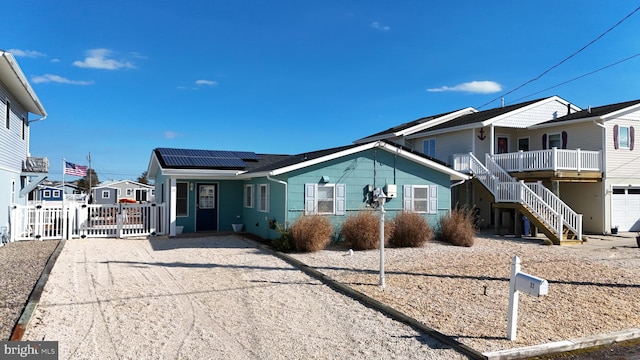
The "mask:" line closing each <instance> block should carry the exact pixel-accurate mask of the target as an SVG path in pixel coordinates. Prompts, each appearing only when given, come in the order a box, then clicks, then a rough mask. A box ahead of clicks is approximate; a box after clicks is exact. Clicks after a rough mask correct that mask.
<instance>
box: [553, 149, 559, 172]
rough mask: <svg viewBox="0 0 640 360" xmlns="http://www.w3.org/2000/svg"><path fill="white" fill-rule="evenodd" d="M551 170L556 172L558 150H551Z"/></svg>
mask: <svg viewBox="0 0 640 360" xmlns="http://www.w3.org/2000/svg"><path fill="white" fill-rule="evenodd" d="M551 170H553V171H556V170H558V148H557V147H552V148H551Z"/></svg>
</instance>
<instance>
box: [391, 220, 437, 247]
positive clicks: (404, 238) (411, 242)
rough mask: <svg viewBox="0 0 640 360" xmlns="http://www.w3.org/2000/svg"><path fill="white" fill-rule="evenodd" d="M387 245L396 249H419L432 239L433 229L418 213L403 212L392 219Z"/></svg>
mask: <svg viewBox="0 0 640 360" xmlns="http://www.w3.org/2000/svg"><path fill="white" fill-rule="evenodd" d="M394 223H395V226H394V229H393V234H392V235H391V238H389V243H390V244H391V245H393V246H397V247H420V246H422V245H424V244H425V243H426V242H427V241H429V240H431V239H432V238H433V229H431V226H429V223H427V220H425V218H423V217H422V216H420V214H418V213H414V212H407V211H403V212H401V213H399V214H397V215H396V218H395V219H394Z"/></svg>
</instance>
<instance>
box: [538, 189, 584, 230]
mask: <svg viewBox="0 0 640 360" xmlns="http://www.w3.org/2000/svg"><path fill="white" fill-rule="evenodd" d="M526 185H527V187H528V188H530V189H531V190H533V192H534V193H536V195H538V196H539V197H540V198H541V199H542V200H543V201H544V202H546V203H547V204H549V206H551V207H552V208H554V209H556V210H557V211H558V212H559V213H561V214H562V217H563V219H564V225H565V226H566V227H568V228H569V229H570V230H571V231H573V232H574V233H575V234H576V236H577V238H578V240H582V214H578V213H577V212H575V211H574V210H573V209H572V208H570V207H569V205H567V204H565V203H564V201H562V200H561V199H560V198H559V197H558V196H557V195H555V194H554V193H553V192H552V191H551V190H549V189H548V188H547V187H546V186H544V185H542V182H540V181H538V182H535V183H526Z"/></svg>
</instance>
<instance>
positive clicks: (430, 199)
mask: <svg viewBox="0 0 640 360" xmlns="http://www.w3.org/2000/svg"><path fill="white" fill-rule="evenodd" d="M402 204H403V206H402V209H403V210H405V211H413V212H419V213H427V214H436V213H437V212H438V187H437V186H436V185H404V186H403V194H402Z"/></svg>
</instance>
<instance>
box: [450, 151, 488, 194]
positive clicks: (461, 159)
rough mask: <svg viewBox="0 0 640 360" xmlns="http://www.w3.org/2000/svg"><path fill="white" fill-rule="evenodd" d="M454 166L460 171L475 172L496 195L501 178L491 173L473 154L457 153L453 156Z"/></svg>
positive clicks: (483, 183)
mask: <svg viewBox="0 0 640 360" xmlns="http://www.w3.org/2000/svg"><path fill="white" fill-rule="evenodd" d="M453 161H454V168H455V169H456V170H458V171H461V172H465V173H471V174H473V175H474V176H475V177H476V178H477V179H478V180H480V182H481V183H482V185H484V186H485V187H486V188H487V189H488V190H489V191H490V192H491V193H492V194H493V195H494V196H495V195H496V186H497V185H498V183H499V182H500V180H499V179H498V178H497V177H495V176H494V175H493V174H491V171H489V169H487V168H486V167H485V166H484V165H483V164H482V163H481V162H480V160H478V159H477V158H476V157H475V156H473V154H471V153H469V154H456V155H454V156H453Z"/></svg>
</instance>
